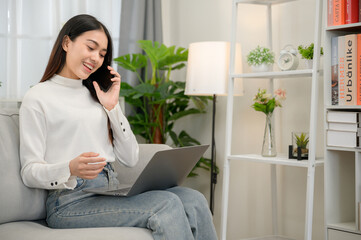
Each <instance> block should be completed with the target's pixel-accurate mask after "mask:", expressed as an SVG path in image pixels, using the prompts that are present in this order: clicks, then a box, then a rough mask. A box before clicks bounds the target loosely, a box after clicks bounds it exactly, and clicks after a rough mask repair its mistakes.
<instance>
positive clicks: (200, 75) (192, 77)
mask: <svg viewBox="0 0 361 240" xmlns="http://www.w3.org/2000/svg"><path fill="white" fill-rule="evenodd" d="M235 59H236V61H235V62H236V65H235V70H236V73H240V72H241V69H242V64H241V51H240V46H239V45H236V55H235ZM229 61H230V43H229V42H197V43H191V44H190V45H189V50H188V66H187V78H186V89H185V94H186V95H213V94H216V95H227V92H228V76H229ZM233 92H234V95H243V84H242V79H236V80H235V85H234V91H233Z"/></svg>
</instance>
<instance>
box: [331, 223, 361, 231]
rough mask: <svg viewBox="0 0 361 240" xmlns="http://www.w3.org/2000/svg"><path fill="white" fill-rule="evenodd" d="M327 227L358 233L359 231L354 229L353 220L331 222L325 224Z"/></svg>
mask: <svg viewBox="0 0 361 240" xmlns="http://www.w3.org/2000/svg"><path fill="white" fill-rule="evenodd" d="M327 227H328V228H332V229H335V230H341V231H347V232H354V233H358V234H360V231H358V230H356V223H355V222H344V223H332V224H327Z"/></svg>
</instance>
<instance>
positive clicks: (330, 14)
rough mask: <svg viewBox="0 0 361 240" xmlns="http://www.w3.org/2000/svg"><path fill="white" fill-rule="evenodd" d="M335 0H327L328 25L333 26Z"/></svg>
mask: <svg viewBox="0 0 361 240" xmlns="http://www.w3.org/2000/svg"><path fill="white" fill-rule="evenodd" d="M360 1H361V0H360ZM332 7H333V0H327V26H329V27H330V26H333V8H332Z"/></svg>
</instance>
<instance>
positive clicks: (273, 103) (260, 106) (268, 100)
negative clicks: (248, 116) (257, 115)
mask: <svg viewBox="0 0 361 240" xmlns="http://www.w3.org/2000/svg"><path fill="white" fill-rule="evenodd" d="M274 94H275V95H274V96H272V94H270V93H267V90H266V89H260V88H259V89H258V92H257V94H256V95H255V97H254V98H253V101H254V103H253V105H252V107H253V108H254V110H256V111H260V112H263V113H265V114H266V115H268V114H271V113H273V111H274V109H275V108H276V107H282V105H281V101H283V100H285V99H286V90H284V89H280V88H279V89H277V90H276V91H275V92H274Z"/></svg>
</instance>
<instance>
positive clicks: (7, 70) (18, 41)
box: [0, 0, 121, 101]
mask: <svg viewBox="0 0 361 240" xmlns="http://www.w3.org/2000/svg"><path fill="white" fill-rule="evenodd" d="M81 13H87V14H91V15H93V16H95V17H96V18H97V19H98V20H99V21H101V22H102V23H103V24H104V25H105V26H107V28H108V30H109V31H110V33H111V35H112V39H113V43H114V49H113V56H117V53H118V45H119V44H118V43H119V31H120V13H121V0H102V1H99V0H52V1H49V0H30V1H29V0H0V53H1V54H0V82H2V84H1V87H0V100H2V101H21V99H22V97H23V96H24V94H25V93H26V91H27V90H28V89H29V88H30V87H31V86H33V85H35V84H37V83H38V82H39V81H40V78H41V77H42V75H43V73H44V70H45V67H46V64H47V62H48V58H49V55H50V52H51V48H52V47H53V43H54V41H55V39H56V37H57V34H58V32H59V31H60V29H61V27H62V26H63V25H64V23H65V22H66V21H67V20H68V19H69V18H71V17H73V16H75V15H77V14H81Z"/></svg>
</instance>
